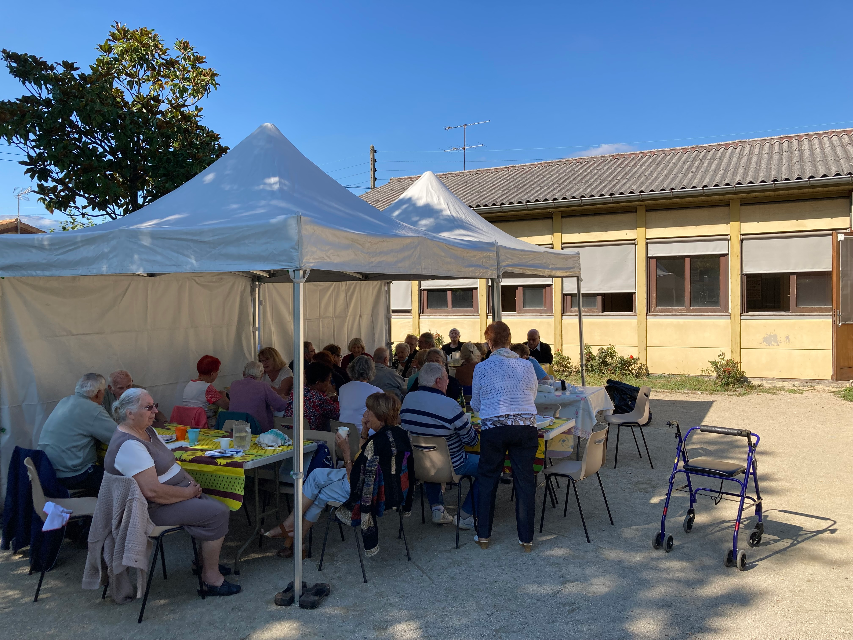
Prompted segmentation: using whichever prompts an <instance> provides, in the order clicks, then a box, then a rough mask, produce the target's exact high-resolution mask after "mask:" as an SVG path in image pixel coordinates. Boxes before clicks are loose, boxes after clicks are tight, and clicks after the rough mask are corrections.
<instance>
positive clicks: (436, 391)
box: [400, 362, 480, 529]
mask: <svg viewBox="0 0 853 640" xmlns="http://www.w3.org/2000/svg"><path fill="white" fill-rule="evenodd" d="M448 381H449V380H448V377H447V371H446V370H445V368H444V367H443V366H442V365H440V364H437V363H435V362H427V363H426V364H425V365H424V366H423V367H422V368H421V370H420V372H419V373H418V389H417V391H411V392H409V393H408V394H406V398H405V400H403V407H402V408H401V409H400V425H401V426H402V427H403V428H404V429H405V430H406V431H408V432H409V433H412V434H414V435H416V436H441V437H443V438H446V439H447V448H448V450H449V451H450V461H451V463H452V464H453V470H454V471H455V472H456V474H457V475H460V476H474V478H475V481H474V486H473V487H472V488H471V491H469V492H468V495H467V496H466V497H465V502H464V503H463V504H462V508H461V510H460V513H459V514H458V516H459V528H460V529H473V528H474V516H473V515H472V514H473V513H474V508H473V500H474V499H475V496H476V495H477V494H476V492H477V482H476V477H477V465H478V464H479V462H480V456H478V455H473V454H470V453H467V452H466V451H465V447H466V446H469V447H470V446H473V445H475V444H477V440H478V439H479V436H478V435H477V432H476V431H474V428H473V427H472V426H471V421H470V420H469V419H468V414H467V413H465V411H464V410H463V409H462V408H461V407H460V406H459V404H458V403H457V402H456V401H455V400H453V399H451V398H448V397H447V396H446V395H445V393H446V392H447V384H448ZM424 490H425V492H426V495H427V499H428V500H429V504H430V506H431V507H432V521H433V522H434V523H435V524H451V523H453V524H456V517H455V516H454V517H451V516H450V515H449V514H448V513H447V512H446V511H445V510H444V496H443V495H442V492H441V485H440V484H438V483H433V482H425V483H424Z"/></svg>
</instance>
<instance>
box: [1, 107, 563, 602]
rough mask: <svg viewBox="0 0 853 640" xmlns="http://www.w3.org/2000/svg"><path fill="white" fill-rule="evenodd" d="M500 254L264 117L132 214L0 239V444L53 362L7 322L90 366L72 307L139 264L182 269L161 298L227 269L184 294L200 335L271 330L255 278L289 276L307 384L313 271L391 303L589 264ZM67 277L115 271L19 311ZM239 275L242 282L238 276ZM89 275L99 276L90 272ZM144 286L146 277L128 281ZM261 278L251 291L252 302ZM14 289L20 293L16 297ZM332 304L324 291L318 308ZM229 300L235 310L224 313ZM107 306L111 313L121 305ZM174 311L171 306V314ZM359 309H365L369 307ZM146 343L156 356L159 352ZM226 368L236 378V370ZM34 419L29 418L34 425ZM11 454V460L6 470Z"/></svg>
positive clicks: (298, 427)
mask: <svg viewBox="0 0 853 640" xmlns="http://www.w3.org/2000/svg"><path fill="white" fill-rule="evenodd" d="M501 253H502V250H501V249H498V248H497V245H496V244H495V243H494V242H491V241H486V242H484V241H482V240H479V241H478V240H475V239H465V240H464V241H463V240H454V239H452V238H446V237H444V238H443V237H438V236H435V235H433V234H430V233H426V232H424V231H421V230H419V229H416V228H414V227H412V226H409V225H406V224H403V223H401V222H398V221H396V220H394V219H392V218H390V217H388V216H387V215H385V214H383V213H382V212H379V211H378V210H376V209H375V208H373V207H372V206H371V205H369V204H367V203H366V202H364V201H363V200H361V199H360V198H358V197H356V196H354V195H353V194H351V193H350V192H349V191H348V190H347V189H345V188H344V187H343V186H341V185H340V184H338V183H337V182H335V181H334V180H333V179H332V178H330V177H329V176H327V175H326V174H325V173H323V171H321V170H320V169H319V168H318V167H317V166H315V165H314V164H313V163H311V162H310V161H309V160H308V159H307V158H305V157H304V156H303V155H302V154H301V153H300V152H299V151H298V150H297V149H296V148H295V147H294V146H293V145H292V144H291V143H290V142H289V141H288V140H287V139H286V138H285V137H284V136H283V135H282V134H281V132H280V131H279V130H278V129H277V128H276V127H275V126H273V125H271V124H265V125H262V126H261V127H259V128H258V129H257V130H255V132H254V133H252V134H251V135H250V136H249V137H248V138H246V139H245V140H243V141H242V142H241V143H240V144H239V145H237V146H236V147H235V148H234V149H232V150H231V151H230V152H229V153H228V154H227V155H226V156H225V157H223V158H221V159H220V160H218V161H217V162H215V163H213V164H212V165H211V166H210V167H208V168H207V169H206V170H205V171H203V172H202V173H200V174H199V175H198V176H196V177H195V178H193V179H192V180H190V181H189V182H187V183H186V184H184V185H183V186H181V187H180V188H178V189H176V190H175V191H173V192H172V193H170V194H168V195H166V196H164V197H162V198H160V199H159V200H157V201H156V202H154V203H152V204H151V205H149V206H147V207H144V208H143V209H140V210H139V211H137V212H135V213H133V214H130V215H128V216H126V217H124V218H121V219H119V220H115V221H111V222H108V223H106V224H103V225H99V226H97V227H94V228H90V229H85V230H80V231H73V232H65V233H57V234H45V235H32V236H17V235H15V236H11V235H10V236H5V237H3V238H0V276H2V277H4V278H10V279H12V280H11V281H10V282H9V283H7V282H2V283H0V302H2V303H3V306H2V310H3V313H2V316H0V322H2V325H0V330H2V332H3V338H4V340H3V346H2V354H0V367H2V369H0V396H2V398H1V399H0V424H2V426H3V427H5V429H6V433H5V434H3V436H2V437H3V442H4V444H6V443H8V442H12V443H16V442H15V441H16V438H14V437H13V436H12V433H13V432H14V427H15V423H14V421H13V419H12V416H13V414H15V415H16V417H22V416H23V415H24V413H25V412H23V411H18V412H17V413H15V411H13V409H16V408H17V409H21V408H24V407H26V406H28V405H30V406H35V405H39V404H40V399H39V397H38V393H37V389H38V384H37V378H38V376H39V375H40V374H41V369H43V368H46V367H49V366H50V364H49V363H41V362H37V361H35V360H34V358H35V357H36V354H35V353H33V352H32V351H28V350H27V347H28V346H29V344H30V343H29V342H27V340H26V339H25V338H26V337H27V336H29V337H30V338H31V339H34V338H33V336H32V329H33V328H32V327H30V331H29V332H27V331H23V330H21V331H19V332H18V335H20V336H23V337H24V338H22V341H21V342H19V343H18V342H10V341H9V340H7V339H6V338H7V336H8V335H11V334H13V333H14V331H11V333H10V328H11V329H16V328H17V329H20V327H21V326H22V325H23V324H24V323H26V322H33V323H36V325H37V326H41V323H44V322H46V323H48V325H49V324H50V323H53V324H56V325H58V329H57V331H56V332H55V334H56V335H55V338H56V339H55V340H54V342H53V345H54V351H53V353H52V355H53V357H56V354H57V353H59V354H60V356H61V357H62V358H63V359H68V360H75V361H77V362H79V367H77V369H76V370H77V372H78V375H79V373H82V372H83V371H84V370H87V368H86V361H87V360H89V361H91V358H90V357H89V356H90V354H87V353H86V352H85V351H80V350H79V349H78V348H77V347H80V346H82V345H84V344H85V342H83V343H81V342H80V341H79V340H78V341H75V342H74V344H75V350H74V352H69V351H68V350H67V349H64V346H65V339H64V334H67V333H68V330H67V329H66V327H65V324H64V323H65V319H66V318H68V317H69V316H70V317H73V318H77V319H79V320H80V322H81V323H82V324H85V323H86V322H92V321H97V320H98V318H93V316H92V314H93V313H97V309H98V308H97V306H96V307H95V308H93V307H91V306H90V305H89V304H88V302H87V300H91V299H95V300H97V298H98V289H99V287H103V288H104V291H109V292H110V294H111V293H112V288H114V287H116V286H118V285H117V282H124V281H126V280H127V278H128V276H129V274H136V275H147V276H152V275H157V274H183V275H170V276H166V279H161V278H151V279H147V278H146V279H145V281H146V282H151V283H158V282H169V281H171V280H175V282H176V284H175V286H176V287H177V288H178V293H176V294H173V295H172V296H171V297H170V298H169V299H167V300H165V301H164V302H163V304H164V306H166V305H171V304H174V303H175V301H176V300H180V299H181V293H180V289H181V287H183V288H184V292H185V293H187V294H188V296H189V294H190V289H191V288H192V285H191V284H190V283H192V282H196V281H197V280H198V278H199V277H202V276H200V275H198V274H221V275H219V276H206V275H205V276H203V277H210V278H214V280H213V281H211V282H210V283H208V291H207V296H206V302H205V303H204V304H202V302H201V300H202V298H203V297H204V296H201V295H199V293H200V292H195V293H194V294H193V295H192V296H190V297H187V298H186V300H187V306H188V309H187V316H188V317H189V318H190V319H187V318H184V317H178V318H177V319H175V320H176V322H177V325H171V326H177V327H179V328H180V327H183V328H184V329H186V331H187V332H188V333H189V335H193V334H194V330H198V328H199V327H202V328H204V327H208V329H209V328H210V327H215V326H217V324H218V322H219V321H220V319H221V318H222V317H229V318H230V319H229V320H228V321H227V322H226V324H227V325H228V326H229V327H231V328H233V327H235V326H237V325H238V324H240V323H243V326H245V323H246V320H247V319H248V317H249V316H250V314H251V313H252V305H253V306H254V324H255V331H256V332H257V333H258V334H260V324H261V320H260V318H261V315H262V314H261V313H260V310H259V298H260V296H259V294H258V292H257V290H256V289H257V287H256V286H250V285H251V284H252V283H256V284H260V283H272V284H276V283H292V298H290V302H288V301H286V300H283V301H282V302H281V304H280V308H282V309H288V308H289V307H291V306H292V319H293V330H292V340H293V354H295V356H296V357H295V358H294V387H295V388H296V389H300V388H301V387H302V380H303V362H304V361H303V358H301V357H299V354H301V350H302V346H301V345H302V342H303V340H304V336H305V332H304V328H305V298H306V291H305V286H304V285H305V282H306V280H308V279H309V278H310V280H311V281H312V282H330V283H334V282H353V283H355V282H368V283H375V285H374V286H383V287H384V291H385V298H386V309H387V299H388V293H387V292H388V287H387V286H384V284H383V283H385V282H387V281H389V280H391V279H392V278H393V279H410V280H411V279H427V278H435V277H438V278H440V277H451V278H453V277H465V278H494V277H499V276H500V275H501V274H502V273H503V272H504V271H506V270H507V268H509V267H511V268H512V269H513V271H521V272H523V273H534V274H539V275H551V276H570V275H577V274H578V271H579V270H578V264H577V260H576V258H575V259H573V256H572V255H571V254H566V255H565V256H564V259H563V260H562V261H559V260H557V261H554V262H548V263H547V266H546V267H543V266H542V265H541V263H540V262H539V260H538V258H539V255H538V252H531V255H530V256H529V261H528V262H527V263H526V264H525V263H524V262H523V256H520V255H519V254H517V253H510V254H509V258H508V259H507V261H506V263H504V262H503V260H504V259H503V258H502V257H501ZM193 274H196V275H193ZM225 274H233V275H227V276H226V275H225ZM57 276H66V277H69V276H72V278H63V280H66V279H67V280H68V282H69V287H68V291H69V292H74V291H76V290H75V289H74V287H73V286H71V285H74V284H77V283H78V282H82V281H84V280H87V279H85V278H82V279H81V278H79V276H108V278H106V279H102V278H96V279H92V280H88V281H87V282H85V283H83V284H84V286H88V287H89V288H90V289H91V290H90V292H89V297H88V298H86V297H85V296H84V297H83V298H79V297H76V296H75V295H74V293H71V294H70V295H69V296H66V299H65V300H62V299H60V298H59V297H58V296H56V295H54V293H55V289H53V290H52V291H49V292H48V293H47V294H46V295H45V296H44V298H43V300H42V308H41V309H39V313H37V312H35V310H33V309H30V310H29V313H26V314H22V313H21V312H20V311H21V307H22V306H23V307H26V306H27V304H28V300H27V295H18V296H10V295H8V294H7V290H8V289H10V288H12V287H15V286H16V287H26V286H33V283H35V286H38V285H39V284H40V283H42V282H45V283H48V284H50V285H51V286H52V287H56V283H57V278H56V277H57ZM247 276H248V277H247ZM223 277H225V278H226V280H227V285H228V286H230V287H232V289H227V288H223V285H222V282H220V281H216V280H215V279H216V278H220V279H221V278H223ZM235 279H236V280H235ZM131 280H135V279H134V278H131ZM142 281H143V279H139V280H135V282H142ZM237 281H239V282H242V283H245V284H243V285H242V287H241V286H240V285H238V284H236V282H237ZM92 282H94V283H95V284H90V283H92ZM12 283H14V284H12ZM10 285H11V286H10ZM148 286H149V287H154V286H155V285H154V284H152V285H148ZM134 288H135V289H138V287H131V289H134ZM155 288H156V287H155ZM250 290H251V293H252V294H254V295H253V296H251V297H252V303H251V304H250V301H249V300H250ZM330 291H331V290H330ZM148 295H149V296H150V297H149V298H148V299H147V300H145V299H139V298H137V296H136V292H134V291H129V293H128V296H129V297H128V298H127V299H125V298H122V303H124V304H128V305H132V306H133V305H135V306H134V307H133V309H132V311H131V312H130V313H129V314H125V315H129V316H131V317H135V318H137V319H139V322H138V323H137V324H134V325H132V326H130V327H128V330H127V331H126V332H124V339H125V340H129V341H131V342H132V343H133V348H134V350H136V351H137V352H140V353H143V356H142V358H143V359H144V354H145V350H146V349H149V348H153V347H152V345H153V341H150V342H147V343H146V342H139V341H138V340H137V339H136V338H135V337H134V336H138V335H139V334H140V333H144V332H146V331H148V329H149V327H150V326H151V323H152V322H153V321H154V319H155V318H157V317H158V306H159V305H160V304H161V300H160V299H157V298H155V297H154V296H155V295H156V294H155V293H153V292H151V291H150V290H149V292H148ZM322 295H323V294H321V295H320V299H322ZM326 295H328V292H327V294H326ZM332 295H334V292H333V291H332ZM274 297H275V296H271V298H274ZM13 298H14V300H15V302H16V304H6V301H11V300H12V299H13ZM321 304H322V303H321V302H318V308H319V306H321ZM205 305H206V306H205ZM232 307H233V308H236V309H237V310H238V311H237V312H232V311H226V308H227V309H231V308H232ZM218 309H219V310H221V313H220V312H218V311H217V310H218ZM318 310H319V309H318ZM103 311H104V312H105V314H106V315H107V316H109V315H110V313H111V312H113V311H114V310H113V309H104V310H103ZM351 311H352V309H351V308H349V309H348V308H346V307H344V308H343V309H339V310H336V311H335V312H334V313H331V314H330V315H329V316H328V317H327V318H326V320H328V319H329V318H332V324H334V318H335V317H342V316H343V317H346V316H348V315H350V312H351ZM168 313H169V312H168V311H164V315H168ZM194 313H195V314H196V315H201V316H203V318H204V321H202V322H201V323H200V324H199V322H198V321H197V320H193V319H192V318H193V314H194ZM359 313H361V314H362V315H363V310H362V311H359ZM143 317H144V318H145V320H144V321H143V320H142V318H143ZM316 319H317V320H318V323H319V325H322V321H323V314H322V313H318V317H317V318H316ZM164 322H165V321H164ZM162 328H163V330H164V333H163V334H162V335H161V336H160V340H162V341H166V347H167V349H166V351H162V350H161V351H160V352H158V354H159V355H160V356H161V357H167V356H168V354H169V353H171V352H172V349H171V344H170V343H169V341H170V340H171V341H173V340H174V339H175V338H176V337H178V336H177V335H170V334H169V333H168V329H169V328H170V325H169V324H167V323H164V325H163V327H162ZM208 329H205V331H207V333H208V334H209V336H208V338H209V339H208V340H207V341H206V342H205V341H202V342H203V343H204V344H211V340H221V339H223V338H224V337H225V336H227V335H229V333H228V331H226V332H225V333H224V334H223V333H222V332H219V333H217V332H216V331H214V330H208ZM149 333H150V331H149ZM232 334H233V337H232V340H233V341H234V342H235V343H239V344H241V349H243V350H244V351H243V352H244V353H245V347H246V343H247V336H248V335H249V334H248V332H246V331H245V330H243V331H239V330H235V331H232ZM134 340H136V342H133V341H134ZM260 342H261V341H260V335H257V341H256V343H257V345H259V344H260ZM86 346H87V348H88V349H90V350H97V349H99V348H100V346H101V345H99V344H91V343H90V344H88V345H86ZM147 354H148V355H149V357H150V356H151V353H150V352H147ZM152 359H154V358H152ZM193 362H194V361H193ZM186 364H187V363H185V368H186ZM22 369H27V371H26V372H23V371H22ZM225 373H227V374H229V375H230V376H231V377H236V376H237V375H238V370H236V369H235V370H232V371H227V372H225ZM150 375H158V372H155V371H151V372H150ZM184 379H189V376H187V377H186V378H184ZM67 383H68V381H66V384H67ZM42 405H43V403H42ZM35 414H38V416H37V417H36V419H41V421H42V422H43V419H44V417H46V413H45V412H44V411H42V412H41V413H39V412H35ZM35 414H33V415H35ZM31 417H32V416H31ZM37 426H38V427H40V424H39V425H37ZM35 427H36V425H32V424H31V425H29V428H30V429H33V430H34V429H35ZM302 433H303V407H302V395H301V394H294V440H296V441H297V442H300V441H301V440H302ZM29 444H30V445H32V443H29ZM7 448H8V447H4V456H3V457H4V460H5V461H8V455H9V454H8V452H7V451H6V449H7ZM5 465H6V462H4V468H5ZM293 468H294V472H293V475H294V493H295V505H294V507H295V509H296V510H297V512H300V511H301V502H302V491H301V488H302V471H303V465H302V457H301V455H297V456H295V458H294V465H293ZM294 533H295V536H296V537H297V539H298V538H299V537H300V536H301V521H300V519H298V518H297V523H296V530H295V532H294ZM294 566H295V570H294V573H295V575H294V580H295V582H294V584H295V585H296V588H297V597H298V595H299V587H300V586H301V580H302V563H301V557H300V556H299V554H296V562H295V563H294Z"/></svg>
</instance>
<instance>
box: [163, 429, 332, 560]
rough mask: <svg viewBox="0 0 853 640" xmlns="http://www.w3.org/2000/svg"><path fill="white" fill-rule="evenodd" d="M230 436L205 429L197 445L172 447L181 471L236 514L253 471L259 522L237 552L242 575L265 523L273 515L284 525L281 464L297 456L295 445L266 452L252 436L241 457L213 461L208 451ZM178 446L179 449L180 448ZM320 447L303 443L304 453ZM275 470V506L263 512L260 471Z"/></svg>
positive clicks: (170, 432)
mask: <svg viewBox="0 0 853 640" xmlns="http://www.w3.org/2000/svg"><path fill="white" fill-rule="evenodd" d="M156 431H157V433H158V435H175V429H174V426H171V425H167V426H166V428H164V429H157V430H156ZM227 437H229V434H228V433H226V432H225V431H218V430H216V429H202V432H201V434H200V436H199V439H198V444H196V445H195V446H192V447H191V446H189V443H187V444H186V446H183V445H182V444H181V443H170V444H169V445H167V446H169V448H170V449H172V452H173V453H174V454H175V459H176V460H177V462H178V464H179V465H181V468H183V469H184V470H186V472H187V473H189V474H190V475H191V476H192V477H193V479H194V480H195V481H196V482H198V483H199V485H201V488H202V492H203V493H206V494H207V495H209V496H211V497H212V498H216V499H217V500H220V501H221V502H224V503H225V504H226V505H228V507H229V508H230V509H231V510H232V511H236V510H237V509H239V508H240V507H241V506H244V504H243V503H244V499H245V483H246V472H251V473H252V476H253V478H254V482H253V484H254V498H255V500H254V502H255V522H254V528H253V530H252V532H251V533H250V534H249V536H248V538H247V539H246V541H245V542H244V543H243V545H242V546H241V547H240V548H239V550H238V551H237V555H236V557H235V558H234V573H235V574H239V573H240V557H241V556H242V555H243V552H244V551H245V550H246V548H248V546H249V545H250V544H251V543H252V541H254V540H255V539H256V538H258V537H259V536H260V535H261V523H262V521H263V520H264V519H265V518H266V517H267V516H270V515H273V514H274V515H275V517H276V518H278V520H276V522H281V521H282V519H283V518H282V517H281V501H280V496H279V491H278V478H279V474H280V473H281V464H282V462H284V461H285V460H288V459H290V458H292V457H293V446H288V447H277V448H275V449H264V448H262V447H259V446H258V445H257V444H256V443H255V441H256V440H257V436H252V446H251V447H250V448H249V450H248V451H246V452H244V453H243V455H241V456H235V457H230V458H213V457H210V456H208V455H207V452H208V451H211V450H213V449H218V448H219V444H218V443H217V442H216V439H217V438H227ZM176 445H177V446H176ZM316 448H317V444H316V443H314V442H307V441H306V442H303V447H302V451H303V453H310V452H311V451H314V450H315V449H316ZM270 466H271V467H272V470H271V471H272V481H273V484H274V486H275V491H274V494H275V502H274V505H275V506H274V507H273V508H271V509H267V510H266V511H264V512H261V501H260V494H259V490H258V485H259V481H260V479H261V478H260V473H259V471H260V470H261V469H263V468H264V467H270Z"/></svg>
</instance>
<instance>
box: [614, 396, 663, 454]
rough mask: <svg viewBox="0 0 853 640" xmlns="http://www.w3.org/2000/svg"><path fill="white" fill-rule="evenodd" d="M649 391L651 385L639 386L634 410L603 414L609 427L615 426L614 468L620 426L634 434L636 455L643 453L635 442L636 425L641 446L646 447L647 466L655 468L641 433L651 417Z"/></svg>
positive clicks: (644, 437)
mask: <svg viewBox="0 0 853 640" xmlns="http://www.w3.org/2000/svg"><path fill="white" fill-rule="evenodd" d="M651 392H652V389H651V387H640V393H639V395H638V396H637V404H635V405H634V410H633V411H632V412H631V413H618V414H616V415H610V416H604V421H605V422H606V423H607V425H608V426H609V427H612V426H615V427H616V455H615V456H614V460H613V468H614V469H615V468H616V465H617V464H618V463H619V431H620V430H621V428H622V427H630V429H631V435H633V436H634V444H635V445H636V446H637V455H639V456H640V458H642V457H643V454H642V453H640V443H639V442H637V434H636V433H635V432H634V428H635V427H636V428H638V429H639V430H640V437H642V438H643V446H644V447H645V448H646V455H647V456H648V457H649V466H650V467H651V468H652V469H654V468H655V465H654V464H652V456H651V455H650V454H649V445H648V444H646V436H645V434H644V433H643V428H644V427H645V426H646V425H648V423H649V421H650V418H651V410H650V405H649V395H650V394H651Z"/></svg>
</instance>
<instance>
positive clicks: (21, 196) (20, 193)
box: [12, 187, 33, 235]
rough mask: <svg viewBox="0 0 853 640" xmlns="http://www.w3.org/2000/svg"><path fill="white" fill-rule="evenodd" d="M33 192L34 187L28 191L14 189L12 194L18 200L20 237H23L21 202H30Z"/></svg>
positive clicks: (27, 189) (28, 188)
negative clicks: (30, 195)
mask: <svg viewBox="0 0 853 640" xmlns="http://www.w3.org/2000/svg"><path fill="white" fill-rule="evenodd" d="M32 192H33V189H32V187H27V188H26V189H24V188H20V189H14V190H13V191H12V193H13V194H14V196H15V197H16V198H17V199H18V235H21V200H27V201H29V197H28V196H29V194H30V193H32Z"/></svg>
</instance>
